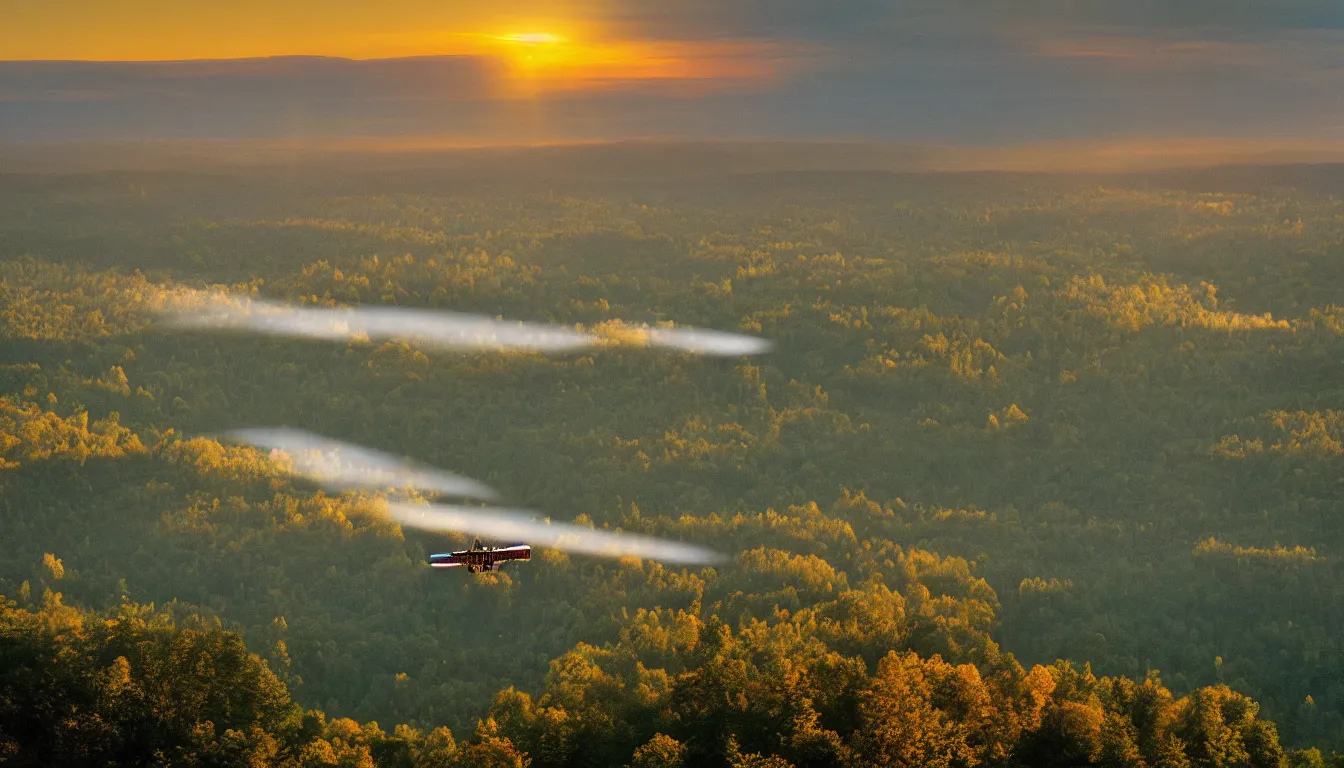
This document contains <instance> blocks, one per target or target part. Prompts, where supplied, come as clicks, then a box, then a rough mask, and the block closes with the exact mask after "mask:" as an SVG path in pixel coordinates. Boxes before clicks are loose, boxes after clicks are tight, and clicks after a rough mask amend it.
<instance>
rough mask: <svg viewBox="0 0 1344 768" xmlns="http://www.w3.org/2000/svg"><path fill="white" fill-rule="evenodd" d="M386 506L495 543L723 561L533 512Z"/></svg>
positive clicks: (398, 516) (429, 527) (419, 522)
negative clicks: (516, 542) (552, 519)
mask: <svg viewBox="0 0 1344 768" xmlns="http://www.w3.org/2000/svg"><path fill="white" fill-rule="evenodd" d="M387 509H388V513H389V515H390V516H391V517H392V519H393V520H396V521H397V522H398V523H400V524H401V525H402V526H404V527H408V528H418V529H420V530H425V531H437V532H453V533H464V534H467V535H470V536H481V537H486V538H490V539H493V540H496V541H525V542H527V543H528V544H531V545H533V546H542V547H549V548H551V549H558V550H561V551H564V552H574V553H577V554H582V555H592V556H597V557H612V558H620V557H638V558H643V559H646V560H658V561H662V562H668V563H679V564H686V565H708V564H711V563H715V562H721V561H723V560H725V559H726V558H725V557H724V556H723V555H722V554H720V553H717V552H714V551H713V550H710V549H706V548H704V547H699V546H695V545H692V544H686V543H683V542H678V541H670V540H667V539H658V538H653V537H650V536H641V535H636V534H630V533H620V532H615V531H600V530H596V529H593V528H586V527H584V526H580V525H573V524H568V523H554V522H546V521H543V520H539V519H538V514H537V513H536V512H529V511H527V510H509V509H484V508H476V507H464V506H454V505H446V504H413V503H407V502H396V501H389V502H388V503H387Z"/></svg>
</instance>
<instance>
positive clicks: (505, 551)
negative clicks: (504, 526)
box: [429, 539, 532, 573]
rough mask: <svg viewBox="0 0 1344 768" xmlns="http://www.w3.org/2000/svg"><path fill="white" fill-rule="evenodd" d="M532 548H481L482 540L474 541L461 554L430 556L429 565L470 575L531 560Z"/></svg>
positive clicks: (511, 546) (518, 545)
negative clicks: (513, 561) (518, 561)
mask: <svg viewBox="0 0 1344 768" xmlns="http://www.w3.org/2000/svg"><path fill="white" fill-rule="evenodd" d="M531 559H532V548H531V547H529V546H528V545H526V544H511V545H509V546H507V547H485V546H481V540H480V539H473V540H472V542H471V549H464V550H462V551H460V552H444V553H442V554H438V555H430V556H429V564H430V566H431V567H434V568H463V567H465V568H466V569H467V572H468V573H481V572H483V571H493V570H496V569H498V568H499V567H500V566H502V565H503V564H504V563H507V562H509V561H511V560H531Z"/></svg>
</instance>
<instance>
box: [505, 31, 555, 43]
mask: <svg viewBox="0 0 1344 768" xmlns="http://www.w3.org/2000/svg"><path fill="white" fill-rule="evenodd" d="M497 39H499V40H507V41H509V42H511V43H531V44H543V43H563V42H565V38H563V37H561V36H559V35H553V34H551V33H550V32H527V33H524V34H519V35H500V36H499V37H498V38H497Z"/></svg>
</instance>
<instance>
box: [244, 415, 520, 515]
mask: <svg viewBox="0 0 1344 768" xmlns="http://www.w3.org/2000/svg"><path fill="white" fill-rule="evenodd" d="M224 437H227V438H229V439H232V440H236V441H238V442H242V443H247V444H249V445H252V446H255V447H258V448H270V449H271V450H272V451H280V452H283V453H284V455H285V457H286V458H288V459H289V464H290V466H291V467H292V469H293V470H294V471H295V472H296V473H298V474H300V475H303V476H305V477H308V478H310V479H312V480H313V481H315V482H317V483H318V484H319V485H322V486H324V487H327V488H329V489H333V490H350V489H354V488H364V489H369V490H382V489H388V488H412V489H415V490H420V491H437V492H438V493H442V494H444V495H447V496H458V497H463V498H470V499H481V500H483V501H493V500H495V499H498V498H499V494H498V493H497V492H496V491H495V490H494V489H493V488H491V487H489V486H487V485H485V484H483V483H480V482H477V481H475V480H472V479H471V478H469V477H462V476H460V475H454V474H452V473H450V472H444V471H442V470H438V469H434V468H433V467H427V466H421V465H419V464H415V463H413V462H411V461H408V460H406V459H401V458H398V457H396V456H393V455H391V454H387V453H381V452H379V451H374V450H371V449H369V448H362V447H360V446H357V445H351V444H349V443H343V442H340V441H339V440H332V439H330V438H326V437H321V436H320V435H314V434H311V433H308V432H303V431H300V430H297V429H284V428H275V429H268V428H253V429H235V430H232V431H230V432H225V433H224Z"/></svg>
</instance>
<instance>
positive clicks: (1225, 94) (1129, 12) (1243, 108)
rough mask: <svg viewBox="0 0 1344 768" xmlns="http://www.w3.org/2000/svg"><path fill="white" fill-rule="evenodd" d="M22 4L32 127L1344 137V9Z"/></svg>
mask: <svg viewBox="0 0 1344 768" xmlns="http://www.w3.org/2000/svg"><path fill="white" fill-rule="evenodd" d="M0 17H3V18H4V19H5V24H4V25H0V139H10V140H15V139H36V138H44V139H59V138H260V137H268V138H277V137H286V136H288V137H301V136H333V137H334V136H401V137H407V136H421V137H436V138H440V139H445V140H453V139H457V140H461V141H462V142H467V143H490V142H523V143H527V142H556V141H575V140H603V139H620V138H651V137H652V138H673V137H679V138H734V139H753V138H771V139H810V140H828V139H830V140H851V141H852V140H872V141H896V142H926V143H927V142H941V143H952V144H974V145H1001V144H1015V143H1023V142H1041V141H1052V140H1073V141H1078V140H1105V139H1119V138H1134V137H1147V138H1152V137H1168V136H1170V137H1184V138H1217V139H1224V140H1226V139H1247V140H1251V139H1254V140H1262V141H1268V142H1275V141H1278V142H1301V141H1324V142H1340V141H1344V98H1341V97H1340V95H1341V94H1344V0H919V1H917V0H659V1H658V2H648V1H647V0H551V2H541V1H540V0H489V1H487V0H447V1H445V0H438V2H430V1H429V0H381V1H380V2H378V3H371V2H366V1H365V0H321V1H320V2H319V1H318V0H289V1H287V2H286V1H285V0H266V1H263V0H231V2H227V3H225V2H206V1H205V0H119V2H116V3H109V2H104V1H103V0H40V1H39V0H0ZM262 57H303V58H262ZM313 57H324V58H313Z"/></svg>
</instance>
